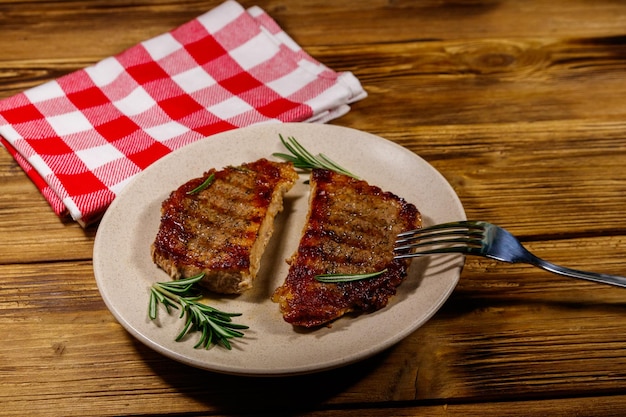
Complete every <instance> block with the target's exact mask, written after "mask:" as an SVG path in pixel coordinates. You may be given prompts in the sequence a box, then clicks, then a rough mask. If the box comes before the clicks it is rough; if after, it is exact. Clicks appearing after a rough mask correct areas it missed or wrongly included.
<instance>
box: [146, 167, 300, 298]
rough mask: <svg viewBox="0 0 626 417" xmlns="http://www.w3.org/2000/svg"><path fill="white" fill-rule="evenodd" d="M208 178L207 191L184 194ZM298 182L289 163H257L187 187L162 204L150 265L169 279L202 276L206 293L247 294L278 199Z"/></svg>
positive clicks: (280, 205)
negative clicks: (168, 275)
mask: <svg viewBox="0 0 626 417" xmlns="http://www.w3.org/2000/svg"><path fill="white" fill-rule="evenodd" d="M210 175H214V181H213V182H212V183H211V184H210V185H209V186H208V187H207V188H205V189H203V190H202V191H200V192H197V193H193V194H189V191H191V190H193V189H194V188H196V187H197V186H198V185H200V184H202V183H203V182H204V181H205V180H206V179H207V178H208V177H209V176H210ZM297 178H298V175H297V173H296V171H295V170H294V168H293V165H292V164H291V163H285V162H283V163H279V162H270V161H268V160H266V159H260V160H258V161H256V162H251V163H246V164H242V165H241V166H238V167H227V168H224V169H223V170H221V171H216V170H215V169H211V170H210V171H208V172H206V173H205V174H204V176H203V177H201V178H196V179H193V180H190V181H188V182H187V183H185V184H183V185H182V186H181V187H179V188H178V189H177V190H175V191H173V192H172V193H171V194H170V196H169V198H167V199H166V200H165V201H164V202H163V204H162V207H161V224H160V227H159V231H158V233H157V236H156V239H155V241H154V243H153V245H152V258H153V260H154V262H155V263H156V264H157V265H159V266H160V267H161V268H162V269H163V270H165V271H166V272H167V273H168V274H170V276H172V277H173V278H174V279H180V278H186V277H190V276H194V275H197V274H199V273H201V272H204V273H205V274H206V275H205V277H204V279H203V280H202V281H201V284H202V285H203V286H205V287H206V288H208V289H209V290H211V291H215V292H220V293H226V294H233V293H241V292H243V291H245V290H247V289H249V288H251V287H252V282H253V280H254V278H255V276H256V273H257V272H258V269H259V265H260V259H261V255H262V253H263V251H264V249H265V247H266V245H267V242H268V241H269V239H270V236H271V234H272V232H273V230H274V229H273V223H274V217H275V216H276V214H277V213H279V212H280V211H281V210H282V208H283V195H284V193H286V192H287V191H288V190H289V189H290V188H291V187H292V186H293V185H294V183H295V181H296V180H297Z"/></svg>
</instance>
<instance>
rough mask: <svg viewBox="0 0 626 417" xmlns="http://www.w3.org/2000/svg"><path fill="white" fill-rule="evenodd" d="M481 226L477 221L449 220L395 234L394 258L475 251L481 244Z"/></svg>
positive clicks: (478, 249)
mask: <svg viewBox="0 0 626 417" xmlns="http://www.w3.org/2000/svg"><path fill="white" fill-rule="evenodd" d="M483 231H484V230H483V227H482V226H481V224H480V223H477V222H467V221H463V222H451V223H443V224H438V225H435V226H432V227H427V228H423V229H416V230H411V231H408V232H404V233H400V234H398V236H397V240H396V245H397V246H396V248H395V249H394V251H395V252H396V258H411V257H416V256H424V255H431V254H435V253H465V254H469V253H477V252H478V251H480V249H481V247H482V244H483Z"/></svg>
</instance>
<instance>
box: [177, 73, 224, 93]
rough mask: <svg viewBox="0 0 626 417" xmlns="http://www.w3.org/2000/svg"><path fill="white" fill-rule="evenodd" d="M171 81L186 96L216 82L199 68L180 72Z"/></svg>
mask: <svg viewBox="0 0 626 417" xmlns="http://www.w3.org/2000/svg"><path fill="white" fill-rule="evenodd" d="M172 79H173V80H174V82H175V83H176V84H178V85H179V86H180V88H182V89H183V90H184V91H185V92H186V93H188V94H191V93H194V92H196V91H199V90H202V89H204V88H207V87H210V86H212V85H214V84H216V82H217V81H215V79H214V78H213V77H211V76H210V75H209V74H208V73H207V72H206V71H205V70H203V69H202V68H201V67H196V68H192V69H190V70H188V71H185V72H181V73H180V74H177V75H174V76H173V77H172Z"/></svg>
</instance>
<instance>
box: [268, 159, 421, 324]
mask: <svg viewBox="0 0 626 417" xmlns="http://www.w3.org/2000/svg"><path fill="white" fill-rule="evenodd" d="M310 183H311V196H310V203H309V212H308V217H307V221H306V225H305V226H304V230H303V233H302V236H301V239H300V243H299V246H298V249H297V251H296V252H295V253H294V254H293V256H292V257H291V258H290V259H289V260H288V263H289V264H290V267H289V272H288V274H287V277H286V279H285V282H284V283H283V285H281V286H280V287H278V288H277V289H276V291H275V292H274V295H273V297H272V300H273V301H275V302H277V303H279V305H280V310H281V312H282V314H283V318H284V319H285V321H287V322H288V323H291V324H293V325H296V326H304V327H315V326H319V325H323V324H327V323H329V322H331V321H333V320H335V319H337V318H339V317H341V316H343V315H344V314H346V313H349V312H356V313H362V312H372V311H376V310H379V309H381V308H383V307H385V306H386V305H387V303H388V301H389V298H390V297H391V296H393V295H395V293H396V288H397V287H398V286H399V285H400V284H401V283H402V281H403V280H404V278H405V277H406V275H407V270H408V266H409V263H410V261H409V260H397V259H394V253H393V248H394V242H395V236H396V235H397V234H398V233H400V232H403V231H408V230H412V229H416V228H418V227H420V226H421V216H420V213H419V211H418V210H417V208H416V207H415V206H414V205H412V204H410V203H407V202H406V201H404V199H402V198H400V197H398V196H396V195H394V194H392V193H389V192H384V191H382V190H381V189H380V188H378V187H375V186H371V185H369V184H367V183H366V182H365V181H360V180H355V179H353V178H350V177H348V176H345V175H342V174H338V173H335V172H332V171H327V170H321V169H316V170H313V172H312V174H311V182H310ZM384 269H386V272H385V273H383V274H382V275H379V276H377V277H374V278H371V279H365V280H361V281H352V282H342V283H321V282H319V281H317V280H316V279H315V276H316V275H318V274H338V273H340V274H361V273H370V272H376V271H381V270H384Z"/></svg>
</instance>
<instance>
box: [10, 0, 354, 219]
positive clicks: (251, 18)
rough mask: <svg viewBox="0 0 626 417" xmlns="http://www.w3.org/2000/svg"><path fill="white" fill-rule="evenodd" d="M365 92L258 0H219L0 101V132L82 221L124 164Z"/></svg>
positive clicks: (128, 172) (93, 213)
mask: <svg viewBox="0 0 626 417" xmlns="http://www.w3.org/2000/svg"><path fill="white" fill-rule="evenodd" d="M365 96H366V93H365V91H364V90H363V88H362V87H361V84H360V83H359V81H358V80H357V79H356V77H354V76H353V75H352V74H351V73H349V72H343V73H337V72H335V71H332V70H331V69H329V68H328V67H326V66H324V65H323V64H321V63H320V62H318V61H316V60H315V59H313V58H312V57H311V56H309V55H308V54H307V53H306V52H305V51H303V50H302V48H300V46H299V45H297V44H296V43H295V42H294V41H293V40H292V39H291V38H290V37H289V36H288V35H287V34H286V33H285V32H284V31H283V30H282V29H281V28H280V27H279V26H278V24H277V23H276V22H275V21H274V20H272V18H271V17H270V16H269V15H267V14H266V13H265V12H264V11H263V10H261V9H260V8H258V7H252V8H250V9H247V10H245V9H243V8H242V7H241V6H240V5H239V4H238V3H236V2H235V1H227V2H226V3H223V4H221V5H220V6H218V7H217V8H215V9H213V10H211V11H209V12H207V13H205V14H203V15H201V16H199V17H197V18H196V19H194V20H192V21H190V22H188V23H186V24H184V25H182V26H180V27H178V28H176V29H174V30H172V31H170V32H168V33H165V34H163V35H160V36H157V37H155V38H152V39H150V40H147V41H144V42H141V43H140V44H138V45H135V46H133V47H131V48H130V49H128V50H126V51H124V52H122V53H120V54H119V55H116V56H113V57H109V58H106V59H104V60H102V61H100V62H98V63H97V64H95V65H93V66H91V67H88V68H85V69H82V70H79V71H76V72H73V73H71V74H68V75H66V76H63V77H61V78H59V79H57V80H54V81H50V82H47V83H45V84H43V85H40V86H37V87H34V88H32V89H29V90H27V91H24V92H23V93H20V94H18V95H16V96H13V97H10V98H8V99H5V100H2V101H0V142H1V143H2V144H3V145H4V146H5V147H6V148H7V150H8V151H9V152H10V153H11V154H12V155H13V157H14V158H15V160H16V161H17V163H18V164H20V166H21V167H22V168H23V169H24V171H25V172H26V173H27V174H28V175H29V177H30V178H31V179H32V180H33V182H34V183H35V184H36V185H37V187H38V188H39V189H40V190H41V192H42V194H43V195H44V196H45V198H46V199H47V200H48V202H49V203H50V205H51V206H52V208H53V209H54V211H55V212H56V213H57V214H59V215H67V214H69V215H70V216H71V217H72V218H73V219H74V220H76V221H78V222H79V223H80V224H81V225H83V226H85V225H87V224H89V223H91V222H93V221H95V220H97V219H98V218H99V217H100V216H101V215H102V214H103V212H104V211H105V210H106V208H107V207H108V205H109V204H110V203H111V202H112V201H113V199H114V198H115V196H116V195H117V194H119V192H120V191H121V190H122V189H123V187H124V185H126V184H127V183H128V182H129V181H130V180H131V179H132V178H133V177H134V176H135V175H137V174H138V173H139V172H141V171H142V170H143V169H145V168H146V167H147V166H149V165H150V164H151V163H153V162H154V161H156V160H158V159H159V158H161V157H163V156H164V155H166V154H168V153H170V152H171V151H173V150H175V149H177V148H180V147H182V146H184V145H186V144H189V143H191V142H194V141H196V140H199V139H203V138H205V137H207V136H210V135H212V134H215V133H218V132H222V131H226V130H229V129H234V128H238V127H243V126H249V125H253V124H257V123H270V122H276V123H278V122H300V121H302V122H326V121H329V120H331V119H333V118H336V117H339V116H341V115H343V114H345V113H346V112H347V111H348V110H349V106H348V104H349V103H351V102H354V101H356V100H360V99H362V98H364V97H365Z"/></svg>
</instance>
